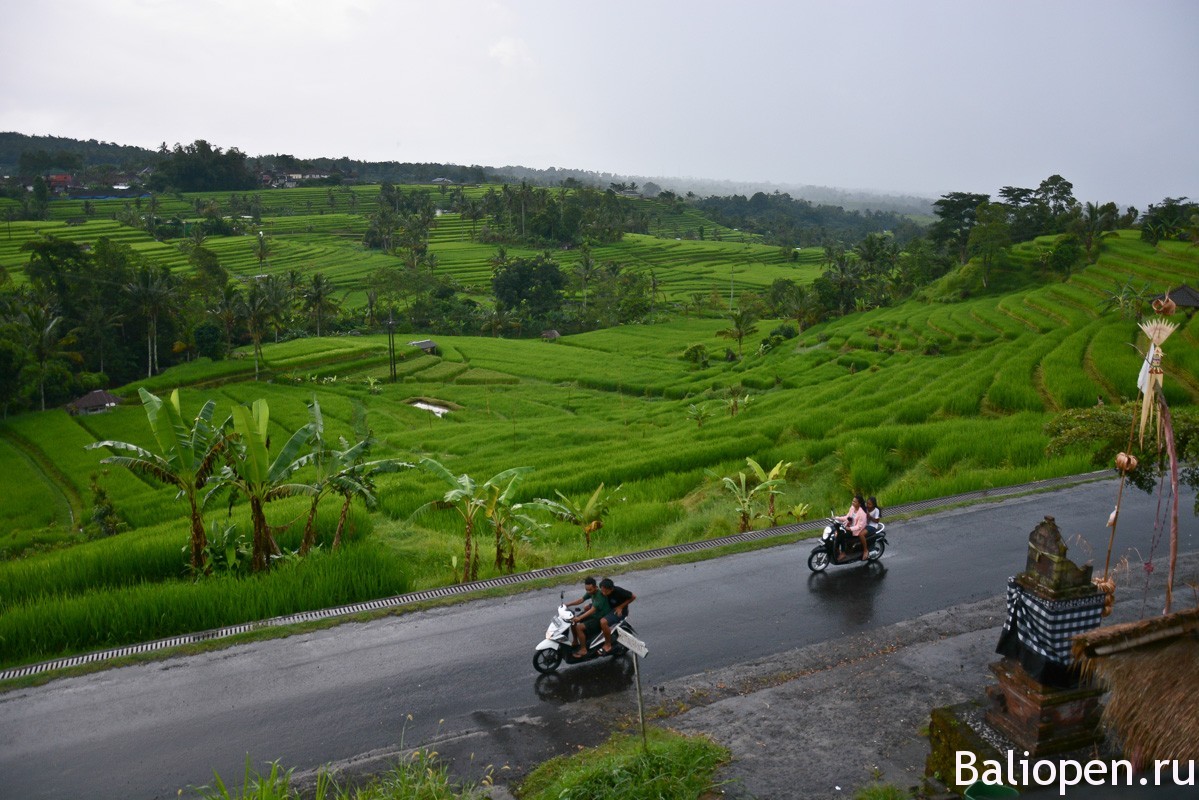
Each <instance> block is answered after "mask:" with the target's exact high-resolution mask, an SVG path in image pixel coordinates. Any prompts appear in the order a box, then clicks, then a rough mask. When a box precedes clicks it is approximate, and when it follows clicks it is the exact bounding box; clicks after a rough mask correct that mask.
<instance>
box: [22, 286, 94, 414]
mask: <svg viewBox="0 0 1199 800" xmlns="http://www.w3.org/2000/svg"><path fill="white" fill-rule="evenodd" d="M18 319H19V325H20V330H22V331H23V338H24V340H25V346H26V349H27V350H28V352H29V361H28V363H27V364H26V365H25V367H24V369H23V370H22V373H21V378H22V381H23V382H25V383H27V384H31V385H32V386H33V387H34V388H35V389H36V391H37V395H38V399H39V401H40V403H41V410H42V411H45V410H46V384H47V383H48V382H50V381H52V380H56V379H57V380H60V381H62V382H63V383H68V382H69V381H70V377H71V375H70V370H69V368H68V367H67V364H68V363H76V364H77V363H79V362H81V361H82V360H83V357H82V356H81V355H79V353H78V352H77V351H75V350H73V349H71V348H73V346H74V344H75V334H74V332H73V331H64V330H62V322H63V318H62V316H60V315H59V314H57V313H55V311H54V308H53V307H52V306H51V305H50V304H49V302H45V301H43V302H37V301H36V300H35V301H32V302H30V303H28V304H26V305H25V307H24V309H23V310H22V311H21V312H20V316H19V318H18Z"/></svg>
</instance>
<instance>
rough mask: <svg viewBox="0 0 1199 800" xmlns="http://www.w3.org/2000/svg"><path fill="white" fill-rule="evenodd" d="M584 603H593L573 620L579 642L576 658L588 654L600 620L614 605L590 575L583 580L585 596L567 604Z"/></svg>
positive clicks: (576, 638) (598, 630) (597, 631)
mask: <svg viewBox="0 0 1199 800" xmlns="http://www.w3.org/2000/svg"><path fill="white" fill-rule="evenodd" d="M583 603H590V604H591V605H590V606H589V607H588V608H587V609H585V610H584V611H583V612H582V613H579V614H576V615H575V617H574V619H573V620H572V621H573V623H574V629H575V640H576V641H577V642H578V643H579V647H578V649H577V650H575V654H574V655H575V658H582V657H583V656H585V655H587V643H588V642H590V641H591V640H592V639H593V638H594V637H595V635H596V634H597V633H599V632H600V620H601V619H603V618H604V617H606V616H607V615H608V614H609V613H610V612H611V611H612V606H611V605H610V604H609V603H608V598H607V597H606V596H604V594H603V592H601V591H600V590H599V588H598V587H597V586H596V584H595V578H593V577H591V576H590V575H588V576H587V578H586V580H584V581H583V596H582V597H580V598H579V599H578V600H572V601H570V602H569V603H567V604H566V605H568V606H577V605H582V604H583Z"/></svg>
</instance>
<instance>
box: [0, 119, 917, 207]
mask: <svg viewBox="0 0 1199 800" xmlns="http://www.w3.org/2000/svg"><path fill="white" fill-rule="evenodd" d="M163 145H164V146H165V145H166V143H165V142H164V143H163ZM213 146H214V147H217V146H219V145H216V144H214V145H213ZM231 147H236V145H231V146H229V147H226V148H225V149H230V148H231ZM23 154H24V155H25V156H26V163H27V164H29V163H36V164H38V165H39V166H42V167H44V171H49V170H52V169H57V170H63V171H77V170H83V169H87V168H96V167H100V166H102V165H103V166H109V167H113V168H116V169H120V170H125V171H136V170H139V169H141V168H144V167H146V166H151V165H153V164H154V163H155V162H156V161H157V160H158V159H159V158H161V156H162V154H161V153H160V152H159V151H158V150H150V149H147V148H144V147H137V146H133V145H122V144H118V143H115V142H104V141H97V140H96V139H88V140H82V139H72V138H69V137H62V136H31V135H28V134H23V133H18V132H13V131H8V132H0V174H3V175H20V174H21V166H22V155H23ZM31 154H36V155H37V157H36V158H30V155H31ZM247 155H248V154H247ZM56 156H57V158H56ZM248 157H249V159H250V161H251V162H253V163H254V164H255V165H256V166H257V167H258V168H259V169H276V168H281V167H280V166H279V165H278V164H277V163H276V162H278V161H284V162H285V163H286V164H288V165H296V166H299V167H302V168H305V169H311V170H316V171H322V172H334V171H335V172H338V173H340V174H341V177H342V180H343V182H361V183H378V182H382V181H391V182H394V183H406V182H427V181H430V180H433V179H434V178H436V177H447V178H451V179H453V180H456V181H459V182H473V183H503V182H505V181H507V182H518V181H521V180H524V181H528V182H529V183H533V184H537V185H541V186H558V185H561V184H562V183H563V182H564V181H572V180H573V181H577V182H578V183H580V184H583V185H587V186H596V187H600V188H607V187H608V186H609V185H610V184H613V183H616V184H626V185H631V184H636V185H637V187H638V188H639V189H643V190H644V189H645V188H646V186H647V184H648V185H649V187H650V188H651V189H652V188H653V187H655V186H656V187H658V188H659V189H660V190H669V191H672V192H674V193H675V194H679V195H686V194H688V193H692V194H694V195H697V196H699V197H712V196H717V197H724V196H729V195H745V196H750V195H753V194H755V193H757V192H763V193H766V194H774V193H781V194H789V195H790V196H791V197H793V198H796V199H803V200H808V201H809V202H812V203H815V204H823V205H832V206H840V207H842V208H845V209H846V210H867V209H873V210H876V211H892V212H895V213H899V214H915V215H920V216H929V215H931V214H932V213H933V208H932V203H933V199H931V198H926V197H919V196H914V195H894V194H886V193H881V192H871V191H866V190H855V189H843V188H838V187H831V186H813V185H807V184H787V183H773V182H770V181H735V180H723V179H715V178H702V177H679V176H664V175H657V176H647V175H631V174H622V173H612V172H597V171H592V170H581V169H569V168H559V167H548V168H544V169H542V168H537V167H526V166H521V165H505V166H502V167H493V166H480V165H477V164H472V165H463V164H448V163H412V162H400V161H361V160H356V159H353V158H350V157H348V156H341V157H336V158H334V157H325V156H322V157H318V158H298V157H292V156H284V157H280V155H279V154H260V155H257V156H248ZM56 162H63V163H56ZM652 194H656V192H652Z"/></svg>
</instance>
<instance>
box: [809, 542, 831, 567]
mask: <svg viewBox="0 0 1199 800" xmlns="http://www.w3.org/2000/svg"><path fill="white" fill-rule="evenodd" d="M827 568H828V551H827V550H825V549H824V548H823V547H817V548H816V549H815V550H813V551H812V555H810V556H808V569H810V570H812V572H824V570H825V569H827Z"/></svg>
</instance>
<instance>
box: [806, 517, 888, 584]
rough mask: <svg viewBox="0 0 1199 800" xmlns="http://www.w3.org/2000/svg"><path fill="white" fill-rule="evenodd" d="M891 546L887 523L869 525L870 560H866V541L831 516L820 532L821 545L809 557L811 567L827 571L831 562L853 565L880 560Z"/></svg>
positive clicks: (867, 550)
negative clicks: (863, 559)
mask: <svg viewBox="0 0 1199 800" xmlns="http://www.w3.org/2000/svg"><path fill="white" fill-rule="evenodd" d="M886 549H887V526H886V525H884V524H883V523H881V522H879V523H877V524H875V525H867V526H866V561H862V541H861V540H860V539H859V538H858V537H857V536H854V535H853V534H852V533H850V532H849V530H848V529H846V527H845V525H844V524H843V523H842V522H841V520H839V519H837V518H836V517H829V521H828V525H825V526H824V532H823V533H821V534H820V544H818V545H816V549H814V550H813V551H812V554H811V555H810V556H808V569H810V570H812V572H824V571H825V570H826V569H828V567H829V565H830V564H832V565H833V566H852V565H853V564H868V563H871V562H874V561H878V560H879V559H880V558H882V557H883V552H884V551H885V550H886Z"/></svg>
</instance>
